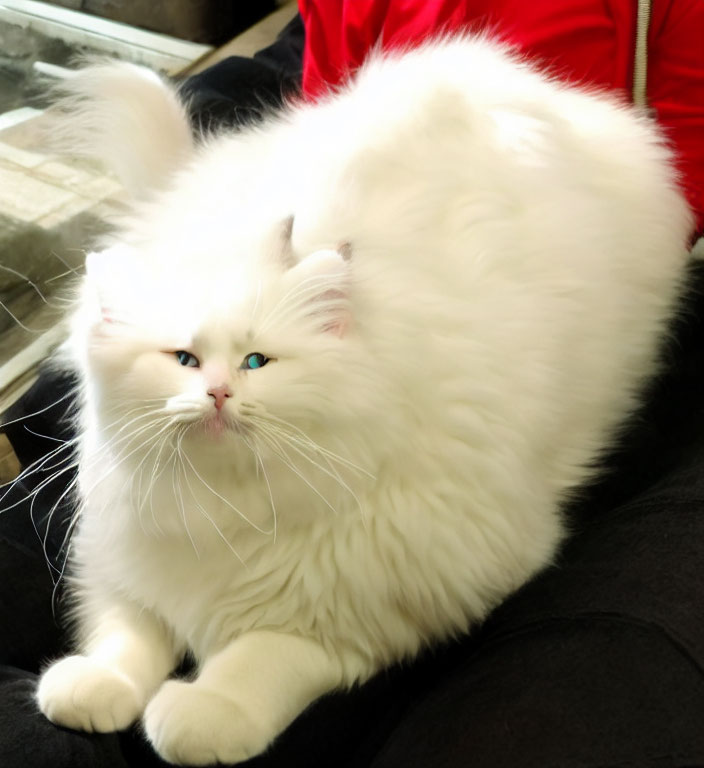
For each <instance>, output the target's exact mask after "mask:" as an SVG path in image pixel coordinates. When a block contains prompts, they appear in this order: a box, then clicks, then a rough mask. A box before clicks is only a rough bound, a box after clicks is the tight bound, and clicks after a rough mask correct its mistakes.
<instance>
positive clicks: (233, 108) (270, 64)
mask: <svg viewBox="0 0 704 768" xmlns="http://www.w3.org/2000/svg"><path fill="white" fill-rule="evenodd" d="M303 43H304V30H303V22H302V21H301V18H300V16H295V17H294V18H293V19H292V21H291V22H290V23H289V24H288V25H287V26H286V27H285V28H284V30H283V31H282V32H281V34H280V35H279V37H278V38H277V40H276V42H274V43H273V44H272V45H271V46H269V47H268V48H265V49H264V50H262V51H259V52H258V53H257V54H255V55H254V57H253V58H251V59H248V58H244V57H242V56H230V57H229V58H227V59H224V60H223V61H221V62H219V63H218V64H215V65H214V66H212V67H210V68H208V69H206V70H205V71H204V72H202V73H200V74H197V75H193V76H192V77H189V78H188V79H187V80H185V81H184V82H183V83H182V84H181V86H180V92H181V96H182V98H183V99H184V101H185V103H186V105H187V107H188V111H189V114H190V116H191V119H192V121H193V123H194V126H195V128H196V130H197V131H198V132H206V133H207V132H210V131H214V130H221V129H223V128H237V127H240V126H243V125H251V124H252V123H253V122H256V121H257V120H260V119H261V118H262V117H264V116H265V115H267V114H270V113H271V112H273V111H275V110H276V109H277V108H279V107H281V106H282V104H283V103H284V101H285V100H286V98H288V97H291V96H293V95H294V94H295V93H297V92H298V90H299V87H300V79H301V72H302V67H301V62H302V58H303Z"/></svg>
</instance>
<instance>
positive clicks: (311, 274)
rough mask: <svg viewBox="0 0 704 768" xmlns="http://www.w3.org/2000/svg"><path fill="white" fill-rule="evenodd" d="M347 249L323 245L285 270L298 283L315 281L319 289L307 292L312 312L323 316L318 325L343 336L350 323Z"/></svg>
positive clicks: (326, 330)
mask: <svg viewBox="0 0 704 768" xmlns="http://www.w3.org/2000/svg"><path fill="white" fill-rule="evenodd" d="M348 260H349V255H348V252H347V251H345V252H344V254H343V251H342V249H338V250H334V249H325V250H320V251H315V252H314V253H312V254H310V256H306V258H304V259H303V260H301V261H300V262H299V263H298V264H296V266H294V267H292V268H291V269H290V270H289V271H288V275H287V277H288V280H289V281H290V282H292V283H294V284H295V283H297V284H299V285H307V286H310V287H312V286H315V285H319V287H320V290H319V292H315V291H311V292H310V293H309V299H308V300H309V303H310V304H311V307H312V308H313V310H314V313H315V314H316V315H322V316H323V318H324V319H323V322H322V323H321V328H322V330H323V331H324V332H326V333H334V334H335V335H337V336H340V337H341V336H344V334H345V332H346V331H347V328H348V327H349V324H350V316H349V307H348V305H347V295H348V282H349V264H348V263H347V262H348Z"/></svg>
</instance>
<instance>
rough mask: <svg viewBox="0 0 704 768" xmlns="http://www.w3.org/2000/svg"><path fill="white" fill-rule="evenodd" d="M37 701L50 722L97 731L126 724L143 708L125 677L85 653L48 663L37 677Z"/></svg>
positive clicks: (134, 688) (118, 729)
mask: <svg viewBox="0 0 704 768" xmlns="http://www.w3.org/2000/svg"><path fill="white" fill-rule="evenodd" d="M37 702H38V703H39V708H40V709H41V711H42V712H43V713H44V714H45V715H46V716H47V717H48V718H49V720H51V721H52V723H56V724H57V725H63V726H66V727H67V728H74V729H76V730H81V731H98V732H100V733H108V732H111V731H121V730H122V729H124V728H127V726H129V725H131V724H132V723H133V722H134V721H135V720H136V719H137V718H138V717H139V715H140V713H141V711H142V708H143V702H142V700H141V696H140V694H139V691H138V690H137V686H135V684H134V683H133V682H132V681H131V680H130V679H129V678H127V677H126V676H125V675H122V674H121V673H120V672H117V671H115V670H112V669H108V668H106V667H103V666H101V665H100V664H98V663H97V662H95V661H93V660H92V659H90V658H88V657H86V656H67V657H66V658H65V659H61V661H58V662H56V663H55V664H52V666H50V667H49V668H48V669H47V670H46V672H44V674H43V675H42V677H41V680H40V681H39V687H38V688H37Z"/></svg>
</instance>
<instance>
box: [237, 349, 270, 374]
mask: <svg viewBox="0 0 704 768" xmlns="http://www.w3.org/2000/svg"><path fill="white" fill-rule="evenodd" d="M269 360H271V358H270V357H267V356H266V355H262V353H261V352H251V353H250V354H249V355H246V356H245V358H244V360H243V361H242V365H240V368H244V370H246V371H252V370H254V369H255V368H262V367H264V366H265V365H266V364H267V363H268V362H269Z"/></svg>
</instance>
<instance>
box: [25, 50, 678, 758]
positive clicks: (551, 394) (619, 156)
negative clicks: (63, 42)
mask: <svg viewBox="0 0 704 768" xmlns="http://www.w3.org/2000/svg"><path fill="white" fill-rule="evenodd" d="M113 77H114V78H115V80H116V82H117V81H118V80H119V78H120V77H122V78H123V79H124V82H125V83H126V84H127V85H126V87H125V89H124V92H126V93H128V94H129V81H130V78H133V79H134V78H137V80H139V79H140V78H141V82H142V84H144V82H146V80H145V76H144V75H143V74H137V73H131V72H130V71H129V70H123V69H118V70H114V73H113ZM147 79H148V78H147ZM96 82H97V80H96ZM135 82H136V81H135ZM80 87H81V86H80V85H79V86H77V87H76V88H77V91H79V92H80ZM150 87H152V88H155V89H156V90H155V91H154V97H153V98H154V102H153V109H154V112H155V114H156V113H159V109H158V106H159V105H158V103H157V102H158V101H159V99H162V100H163V110H161V113H160V117H159V119H160V120H161V121H162V123H163V128H164V129H168V130H171V128H170V127H169V126H170V124H171V123H172V122H173V123H174V127H173V130H172V133H171V135H173V136H175V135H177V134H178V132H179V131H180V132H181V135H182V136H183V135H185V134H184V133H183V120H184V118H183V116H182V113H181V112H180V111H179V109H178V108H177V107H174V102H173V97H172V96H171V95H170V94H168V93H167V92H166V91H165V90H164V89H163V88H162V87H161V86H158V87H157V86H154V85H153V84H152V85H151V86H150ZM136 90H139V89H138V88H136ZM89 91H90V87H86V92H89ZM150 98H151V97H150ZM123 102H124V103H128V102H129V99H127V97H125V98H123ZM169 105H170V106H169ZM128 106H129V105H128ZM131 108H132V109H133V110H135V111H137V112H138V109H139V107H138V106H137V105H131ZM104 111H105V112H106V114H108V115H109V114H110V113H109V108H108V109H104ZM114 118H115V124H114V125H112V126H111V128H110V130H112V131H113V133H114V134H115V135H118V134H119V133H120V130H119V129H120V126H121V125H122V123H121V120H122V118H121V117H120V116H119V114H118V112H117V111H115V112H114ZM157 123H158V120H157V121H156V122H155V125H156V124H157ZM149 130H151V131H152V132H153V134H154V136H155V138H158V135H159V130H157V129H156V128H153V127H151V128H150V127H147V128H146V129H145V135H146V134H148V133H149ZM111 141H113V142H114V139H112V140H111ZM108 143H110V142H108ZM147 144H148V142H147ZM166 144H168V142H166ZM149 151H151V152H154V153H157V154H158V153H159V151H160V147H159V145H158V142H157V143H153V146H152V147H151V149H149ZM164 153H165V157H164V158H161V160H163V162H161V163H160V162H157V163H156V165H158V166H159V167H160V169H161V168H163V167H164V166H168V165H169V158H172V159H173V162H174V164H175V174H174V175H173V177H172V178H170V179H168V180H166V181H165V182H164V180H163V179H153V181H154V183H155V185H156V184H159V183H162V186H163V187H164V189H163V190H162V191H160V192H158V193H155V194H154V196H153V197H152V198H151V199H150V200H149V201H148V202H145V203H142V204H141V205H139V206H138V207H137V209H136V210H137V213H136V215H135V217H134V219H133V220H132V221H131V222H129V223H128V225H127V226H126V227H125V228H124V230H123V231H121V232H120V233H119V240H118V239H116V241H115V243H116V244H115V245H113V246H112V247H111V248H110V249H108V250H107V251H106V252H105V253H103V254H96V255H93V256H92V257H91V260H90V262H89V265H88V277H87V279H86V281H85V284H84V286H83V289H82V298H81V301H80V306H79V309H78V310H77V313H76V315H75V318H74V324H73V332H72V337H71V339H70V341H69V344H68V347H67V349H68V352H69V353H70V355H71V356H72V357H73V360H74V364H75V365H76V367H77V368H78V369H79V372H80V373H81V375H82V381H83V393H84V404H83V415H82V419H83V422H82V428H83V434H82V438H81V444H80V461H81V464H80V477H79V479H80V489H81V517H80V521H79V524H78V527H77V531H76V533H75V535H74V539H73V549H72V568H71V574H72V578H73V584H74V587H73V591H74V595H75V600H76V608H77V616H78V620H79V628H80V647H79V650H80V652H81V653H82V654H83V655H82V656H79V657H70V658H69V659H66V660H63V661H60V662H58V663H57V664H56V665H54V666H53V667H50V668H49V670H48V671H47V672H46V673H45V675H44V677H43V679H42V682H41V685H40V688H39V693H38V699H39V702H40V705H41V707H42V709H43V710H44V711H45V712H46V713H47V714H48V715H49V716H50V717H51V718H52V719H54V720H55V721H57V722H60V723H63V724H66V725H69V726H73V727H83V728H89V729H90V728H92V729H97V730H111V729H114V728H120V727H124V726H126V725H127V724H129V723H130V722H132V721H133V720H134V719H135V718H137V717H139V716H140V715H141V713H142V711H143V709H144V708H145V706H147V705H148V706H147V710H146V715H145V725H146V729H147V734H148V735H149V737H150V739H151V740H152V742H153V743H154V744H155V746H156V748H157V749H158V750H159V752H160V753H161V754H162V755H163V756H164V757H166V758H167V759H170V760H173V761H181V762H197V763H204V762H209V761H211V762H212V761H214V760H216V759H219V760H221V761H223V762H228V761H230V762H232V761H236V760H240V759H244V758H245V757H246V756H248V755H251V754H255V753H257V752H258V751H260V750H261V749H263V748H264V747H265V746H266V744H268V743H269V742H270V740H271V739H272V738H273V737H274V736H275V735H276V734H277V733H278V732H279V731H280V730H281V729H282V728H283V727H285V725H286V724H287V723H288V722H290V720H291V719H292V718H293V717H295V716H296V715H297V714H298V713H299V712H300V711H301V709H302V708H304V707H305V706H306V705H307V704H308V703H309V702H310V701H311V700H312V699H314V698H315V697H317V696H318V695H320V694H321V693H323V692H324V691H326V690H330V689H331V688H334V687H337V686H344V685H349V684H351V683H353V682H354V681H357V680H364V679H366V678H368V677H369V676H370V675H371V674H373V673H374V672H376V671H377V670H379V669H380V668H381V667H383V666H384V665H386V664H388V663H391V662H393V661H395V660H398V659H401V658H404V657H408V656H411V655H413V654H414V653H416V652H417V651H418V649H419V648H420V647H421V646H422V645H424V644H427V643H429V642H432V641H436V640H440V639H442V638H446V637H448V636H450V635H452V634H453V633H457V632H462V631H465V630H466V629H467V628H468V627H469V626H470V625H471V624H472V623H473V622H476V621H478V620H481V619H482V618H483V617H484V616H485V615H486V613H487V612H488V611H489V610H491V608H492V607H494V606H495V605H496V604H497V603H498V602H500V601H501V600H502V599H503V598H504V597H505V596H506V595H508V594H509V593H510V592H511V591H513V590H514V589H516V588H517V587H518V586H520V585H521V584H522V583H524V582H525V581H526V579H528V578H529V577H530V576H531V575H532V574H533V573H535V572H536V571H537V570H538V569H540V568H541V567H543V566H544V565H545V564H546V563H548V562H549V561H550V559H551V557H552V555H553V554H554V552H555V549H556V547H557V545H558V543H559V542H560V540H561V539H562V537H563V535H564V532H565V524H564V523H563V521H562V520H561V517H560V507H561V504H562V503H563V502H564V500H565V499H566V498H567V496H568V495H569V493H570V492H571V491H572V490H573V489H575V488H576V487H577V486H579V485H580V484H581V483H583V482H584V481H585V480H586V479H587V478H588V477H589V476H590V473H591V472H592V467H593V465H594V462H595V461H596V459H597V458H598V456H599V454H600V452H601V451H603V450H604V449H605V448H606V447H607V446H608V445H609V444H610V442H611V441H612V439H613V437H614V434H615V430H616V429H617V427H618V425H619V423H620V422H621V421H622V420H623V418H624V417H625V416H626V415H627V414H628V413H629V412H630V411H632V409H633V408H634V406H635V405H636V404H637V396H638V393H639V391H640V388H641V386H642V385H643V382H644V381H645V380H646V378H647V377H648V376H650V375H652V373H653V372H654V370H655V366H656V358H657V348H658V343H659V341H660V339H661V336H662V334H663V332H664V331H665V328H666V324H667V322H668V319H669V318H670V316H671V314H672V311H673V306H674V302H675V299H676V297H677V294H678V290H679V287H680V284H681V280H682V277H683V273H684V269H685V264H686V261H687V255H686V241H687V236H688V233H689V227H690V215H689V212H688V210H687V208H686V205H685V203H684V202H683V201H682V198H681V196H680V194H679V193H678V192H677V190H676V188H675V185H674V182H673V174H672V172H671V170H670V164H669V157H668V153H667V152H666V151H665V149H664V148H663V147H662V146H661V144H660V142H659V140H658V137H657V133H656V132H655V131H654V129H653V128H652V126H651V125H650V124H649V123H648V122H647V121H645V120H642V119H640V118H637V117H636V116H635V115H634V114H632V113H631V112H630V111H628V110H627V109H624V108H621V107H618V106H616V105H614V104H613V103H612V102H610V101H608V100H605V99H604V98H603V97H597V96H591V95H586V94H584V93H580V92H577V91H575V90H572V89H566V88H564V87H562V86H559V85H556V84H554V83H551V82H549V81H548V80H547V79H545V78H544V77H542V76H539V75H537V74H535V73H534V72H532V71H531V70H529V69H527V68H523V67H522V66H520V65H519V64H517V62H516V61H515V60H512V59H511V58H510V57H509V56H507V55H506V54H505V53H503V52H502V51H501V50H500V49H497V48H496V47H494V46H493V45H492V44H491V43H489V42H487V41H485V40H459V41H449V42H446V43H441V44H437V45H430V46H427V47H426V48H424V49H422V50H420V51H417V52H415V53H410V54H408V55H407V56H405V57H401V56H395V57H391V58H389V59H387V60H383V59H379V60H377V61H375V62H373V63H372V64H370V65H369V66H368V67H367V68H365V69H364V70H363V71H362V73H361V74H360V76H359V77H358V78H357V81H356V84H354V85H353V86H351V87H350V88H349V89H347V90H346V91H344V92H343V93H342V94H340V95H339V96H336V97H333V98H331V99H329V100H327V101H324V102H323V103H321V104H320V105H318V106H312V107H311V106H308V107H298V108H295V109H293V110H291V111H290V112H289V113H287V115H286V116H285V117H284V118H283V119H279V120H275V121H272V122H270V123H268V124H266V125H265V126H263V127H260V128H257V129H254V130H252V131H249V132H245V133H242V134H239V135H233V136H225V137H221V138H217V139H214V140H212V141H210V142H208V143H207V144H206V146H204V147H203V148H201V149H198V150H195V149H192V148H189V147H188V146H187V142H186V141H185V140H181V139H179V140H178V141H176V142H175V144H173V145H169V146H167V147H166V148H164ZM113 154H115V152H113ZM166 155H168V156H166ZM130 162H132V166H133V167H130ZM120 163H122V165H123V168H122V170H123V171H124V175H125V176H126V178H127V180H128V181H129V179H130V174H131V177H132V178H136V177H137V176H139V174H140V173H142V172H143V171H144V168H145V164H144V163H142V162H140V158H139V157H138V156H135V158H134V159H133V160H132V161H130V160H124V158H123V159H121V160H119V161H118V163H117V164H118V165H119V164H120ZM133 171H134V172H133ZM160 172H161V171H160ZM140 183H141V182H140ZM291 216H293V228H292V231H290V230H289V225H290V220H289V217H291ZM181 351H185V352H184V354H186V355H193V356H194V357H193V358H190V357H187V356H186V357H183V356H181V357H177V356H176V355H175V353H176V352H179V353H180V352H181ZM252 353H260V354H261V355H262V356H263V357H259V358H257V357H256V356H254V357H252ZM179 361H180V363H179ZM194 362H195V363H198V364H199V367H195V366H194ZM192 366H193V367H192ZM186 650H191V651H192V652H193V653H194V655H195V657H196V659H197V662H198V665H199V669H200V672H199V676H198V678H197V679H196V680H195V681H194V682H191V683H185V682H175V681H172V682H169V683H166V684H164V685H163V686H161V684H162V682H163V680H164V678H165V677H166V676H167V675H168V673H169V672H170V671H171V670H172V669H173V668H174V666H175V665H176V664H177V662H178V659H179V658H180V657H181V656H182V654H183V653H184V652H185V651H186ZM160 686H161V688H160Z"/></svg>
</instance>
